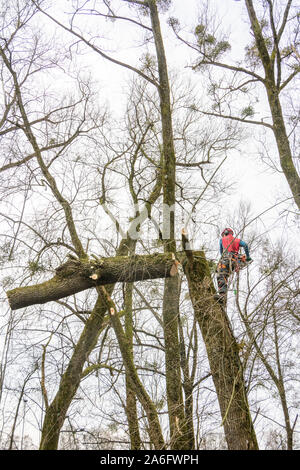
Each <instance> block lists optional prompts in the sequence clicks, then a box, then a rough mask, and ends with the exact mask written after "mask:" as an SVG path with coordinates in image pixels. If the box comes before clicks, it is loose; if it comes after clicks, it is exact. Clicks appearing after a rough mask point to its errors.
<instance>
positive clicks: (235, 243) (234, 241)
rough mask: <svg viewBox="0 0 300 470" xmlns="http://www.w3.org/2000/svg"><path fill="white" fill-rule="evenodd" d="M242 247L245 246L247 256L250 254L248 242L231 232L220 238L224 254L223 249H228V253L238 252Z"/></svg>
mask: <svg viewBox="0 0 300 470" xmlns="http://www.w3.org/2000/svg"><path fill="white" fill-rule="evenodd" d="M240 247H242V248H244V250H245V254H246V256H247V258H249V257H250V255H249V248H248V245H247V243H246V242H244V241H243V240H240V239H239V238H235V237H234V236H233V235H232V234H231V233H230V234H228V235H226V236H225V237H223V238H221V239H220V253H221V255H222V254H223V251H224V250H226V252H227V253H234V254H238V252H239V249H240Z"/></svg>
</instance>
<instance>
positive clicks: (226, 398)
mask: <svg viewBox="0 0 300 470" xmlns="http://www.w3.org/2000/svg"><path fill="white" fill-rule="evenodd" d="M187 259H188V261H187V263H186V264H185V265H184V269H185V274H186V277H187V280H188V285H189V292H190V297H191V300H192V303H193V307H194V311H195V317H196V319H197V322H198V324H199V327H200V330H201V333H202V336H203V340H204V343H205V346H206V351H207V356H208V360H209V364H210V369H211V374H212V378H213V382H214V385H215V388H216V392H217V396H218V401H219V406H220V411H221V416H222V424H223V426H224V431H225V437H226V441H227V445H228V449H229V450H247V449H248V450H257V449H258V444H257V440H256V436H255V431H254V428H253V423H252V419H251V415H250V411H249V406H248V401H247V396H246V389H245V384H244V378H243V369H242V364H241V361H240V357H239V350H238V346H237V342H236V340H235V338H234V335H233V332H232V330H231V326H230V323H229V320H228V318H227V315H226V312H225V310H224V308H223V307H222V306H221V305H220V304H219V303H218V301H216V300H215V294H216V291H215V288H214V285H213V282H212V279H211V274H210V270H209V266H208V263H207V260H206V257H205V254H204V252H201V253H200V256H195V255H194V254H193V253H192V252H187Z"/></svg>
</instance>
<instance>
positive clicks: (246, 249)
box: [240, 240, 251, 261]
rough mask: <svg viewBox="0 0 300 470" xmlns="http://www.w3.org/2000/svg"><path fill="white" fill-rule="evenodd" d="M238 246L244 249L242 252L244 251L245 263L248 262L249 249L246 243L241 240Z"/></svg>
mask: <svg viewBox="0 0 300 470" xmlns="http://www.w3.org/2000/svg"><path fill="white" fill-rule="evenodd" d="M240 246H242V247H243V248H244V250H245V254H246V256H247V261H250V260H251V258H250V254H249V247H248V245H247V243H246V242H244V241H243V240H241V241H240Z"/></svg>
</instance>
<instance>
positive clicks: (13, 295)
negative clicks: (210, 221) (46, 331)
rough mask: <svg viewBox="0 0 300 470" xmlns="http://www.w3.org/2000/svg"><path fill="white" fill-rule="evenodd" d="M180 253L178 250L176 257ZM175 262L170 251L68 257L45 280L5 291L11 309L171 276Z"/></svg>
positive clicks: (180, 256)
mask: <svg viewBox="0 0 300 470" xmlns="http://www.w3.org/2000/svg"><path fill="white" fill-rule="evenodd" d="M182 255H183V254H182V253H181V254H180V253H179V255H178V256H179V258H182ZM177 264H178V260H175V259H174V255H173V256H171V254H170V253H167V254H153V255H139V256H138V255H136V256H116V257H113V258H97V259H95V260H93V261H79V260H78V259H70V260H69V261H67V262H66V263H64V264H63V265H61V266H59V267H58V268H57V269H56V274H55V276H54V277H52V278H51V279H49V280H48V281H45V282H42V283H41V284H36V285H31V286H26V287H18V288H16V289H12V290H10V291H8V292H7V297H8V300H9V303H10V306H11V308H12V310H17V309H19V308H24V307H28V306H30V305H35V304H44V303H46V302H49V301H53V300H58V299H61V298H64V297H67V296H69V295H73V294H76V293H78V292H81V291H83V290H86V289H90V288H93V287H96V286H100V285H106V284H113V283H115V282H135V281H144V280H147V279H157V278H168V277H172V275H173V273H174V272H175V271H176V272H177V270H176V269H175V268H176V266H177ZM174 266H175V268H174ZM172 268H173V269H172Z"/></svg>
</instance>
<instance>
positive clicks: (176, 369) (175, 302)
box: [146, 0, 188, 449]
mask: <svg viewBox="0 0 300 470" xmlns="http://www.w3.org/2000/svg"><path fill="white" fill-rule="evenodd" d="M146 3H147V4H148V7H149V10H150V18H151V25H152V32H153V37H154V42H155V48H156V57H157V63H158V74H159V86H158V92H159V97H160V113H161V124H162V138H163V157H164V158H163V163H164V164H163V169H164V171H163V176H164V178H163V202H164V207H163V240H164V251H165V253H170V252H172V253H175V251H176V243H175V238H174V225H175V212H174V211H175V181H176V179H175V178H176V176H175V149H174V141H173V126H172V112H171V103H170V87H169V77H168V68H167V61H166V56H165V50H164V43H163V38H162V34H161V29H160V21H159V15H158V11H157V4H156V0H147V2H146ZM178 315H179V284H178V277H177V276H174V277H172V278H170V279H166V280H165V287H164V297H163V328H164V340H165V368H166V386H167V403H168V413H169V425H170V447H171V449H187V448H188V442H187V438H186V436H187V432H186V421H185V415H184V404H183V395H182V387H181V370H180V346H179V338H178Z"/></svg>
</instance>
